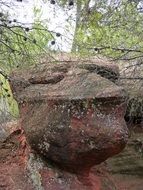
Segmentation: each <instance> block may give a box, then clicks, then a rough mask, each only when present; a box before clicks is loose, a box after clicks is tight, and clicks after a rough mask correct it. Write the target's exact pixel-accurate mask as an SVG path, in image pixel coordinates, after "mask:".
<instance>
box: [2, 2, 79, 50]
mask: <svg viewBox="0 0 143 190" xmlns="http://www.w3.org/2000/svg"><path fill="white" fill-rule="evenodd" d="M5 1H7V2H8V3H11V5H14V6H11V7H12V9H11V8H10V9H9V8H5V9H6V10H7V11H8V12H9V13H10V14H11V17H12V18H13V19H16V20H17V21H18V22H21V23H23V24H27V25H29V24H30V23H32V22H33V21H34V18H35V17H34V8H36V9H39V10H40V12H39V14H38V15H37V17H38V16H40V18H41V20H42V21H43V22H44V24H45V25H47V26H48V29H49V30H50V31H54V32H57V33H61V34H62V35H61V37H57V38H56V44H55V45H54V46H52V47H51V48H52V49H60V50H62V51H67V52H68V51H70V49H71V46H72V39H73V34H74V30H75V14H76V10H75V7H71V8H70V9H68V10H64V9H63V8H61V7H59V6H58V5H57V4H55V5H52V4H51V3H50V1H49V0H48V1H45V2H44V0H23V1H22V2H17V1H16V0H5Z"/></svg>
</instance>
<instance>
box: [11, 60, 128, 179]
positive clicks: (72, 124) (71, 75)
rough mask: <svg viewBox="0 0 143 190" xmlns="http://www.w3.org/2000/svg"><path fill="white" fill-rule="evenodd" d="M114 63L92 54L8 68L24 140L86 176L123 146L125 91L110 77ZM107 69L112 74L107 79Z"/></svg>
mask: <svg viewBox="0 0 143 190" xmlns="http://www.w3.org/2000/svg"><path fill="white" fill-rule="evenodd" d="M99 62H100V61H99ZM101 65H102V66H101ZM107 65H108V64H107ZM100 67H101V70H102V72H101V73H100V72H99V70H100V69H99V68H100ZM97 68H98V69H97ZM107 68H108V69H107ZM115 68H116V66H115V65H113V66H112V64H111V65H110V67H109V65H108V66H106V62H105V65H104V64H103V63H102V64H99V63H98V62H96V60H95V59H93V60H92V61H91V62H90V61H89V60H88V61H86V60H85V61H82V62H81V60H80V61H79V62H77V60H76V61H73V62H72V61H68V60H67V61H65V60H64V61H60V62H59V63H55V62H53V63H43V64H41V65H38V66H36V67H34V68H31V69H28V70H25V71H15V72H14V73H12V74H11V76H10V77H11V87H12V90H13V93H14V96H15V98H16V100H17V101H18V104H19V108H20V114H21V125H22V127H23V128H24V131H25V134H26V137H27V140H28V142H29V144H30V146H31V147H32V148H33V149H34V150H35V151H36V152H37V153H38V154H40V155H41V156H43V157H44V158H46V160H47V162H49V161H51V162H52V163H54V164H55V165H56V167H59V168H61V169H62V170H65V171H68V172H72V173H76V174H78V175H81V174H83V173H84V174H86V175H87V176H88V175H89V171H90V169H91V167H92V166H94V165H96V164H100V163H101V162H103V161H104V160H106V159H107V158H109V157H112V156H113V155H115V154H117V153H119V152H120V151H121V150H122V149H123V148H124V147H125V144H126V142H127V138H128V131H127V128H126V124H125V121H124V114H125V111H126V103H125V97H126V94H125V91H124V89H123V88H122V87H119V86H117V85H116V84H115V83H113V81H115V78H117V76H118V72H115V70H116V69H115ZM111 73H114V74H115V73H116V77H115V78H114V77H113V78H111V80H109V79H110V77H109V76H110V74H111ZM114 76H115V75H114Z"/></svg>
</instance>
